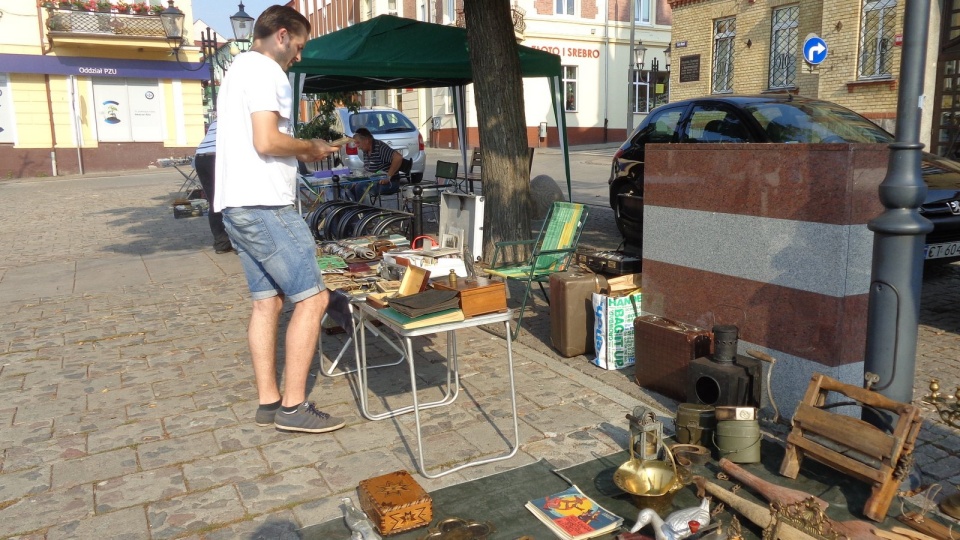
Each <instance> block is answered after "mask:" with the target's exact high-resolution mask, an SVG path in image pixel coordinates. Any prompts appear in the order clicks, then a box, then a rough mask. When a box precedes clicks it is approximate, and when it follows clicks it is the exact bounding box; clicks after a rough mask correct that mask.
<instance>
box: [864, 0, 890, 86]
mask: <svg viewBox="0 0 960 540" xmlns="http://www.w3.org/2000/svg"><path fill="white" fill-rule="evenodd" d="M896 8H897V3H896V1H895V0H871V1H868V2H864V4H863V16H862V20H861V25H860V27H861V28H860V78H861V79H870V78H876V77H889V76H890V74H891V73H892V68H893V53H892V51H891V47H890V46H891V45H892V44H893V32H894V24H895V23H896Z"/></svg>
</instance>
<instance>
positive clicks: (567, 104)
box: [563, 66, 577, 112]
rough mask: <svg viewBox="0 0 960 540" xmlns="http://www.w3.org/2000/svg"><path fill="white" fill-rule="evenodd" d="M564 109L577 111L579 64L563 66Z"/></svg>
mask: <svg viewBox="0 0 960 540" xmlns="http://www.w3.org/2000/svg"><path fill="white" fill-rule="evenodd" d="M563 110H565V111H568V112H576V111H577V66H563Z"/></svg>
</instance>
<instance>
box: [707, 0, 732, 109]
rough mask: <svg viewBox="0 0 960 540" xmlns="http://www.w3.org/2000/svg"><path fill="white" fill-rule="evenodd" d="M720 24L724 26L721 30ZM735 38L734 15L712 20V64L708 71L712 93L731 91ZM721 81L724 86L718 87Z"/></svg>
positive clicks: (727, 92)
mask: <svg viewBox="0 0 960 540" xmlns="http://www.w3.org/2000/svg"><path fill="white" fill-rule="evenodd" d="M725 23H726V24H725ZM721 26H723V27H725V28H724V29H722V30H721ZM736 38H737V18H736V17H724V18H722V19H716V20H715V21H713V65H712V66H711V67H712V69H711V73H710V75H711V82H710V89H711V91H712V93H714V94H729V93H731V92H733V68H734V62H733V60H734V57H735V55H734V45H735V44H736ZM721 56H723V58H721ZM721 81H725V82H726V86H724V87H722V88H719V87H718V86H717V85H718V83H720V82H721Z"/></svg>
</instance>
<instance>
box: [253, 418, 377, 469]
mask: <svg viewBox="0 0 960 540" xmlns="http://www.w3.org/2000/svg"><path fill="white" fill-rule="evenodd" d="M346 429H350V426H347V427H345V428H343V429H340V430H337V431H336V432H335V433H334V434H336V433H339V432H341V431H344V430H346ZM337 441H338V439H335V438H334V437H332V436H329V435H324V434H320V435H314V434H295V433H287V434H286V436H285V437H284V439H283V440H280V441H277V442H274V443H270V444H265V445H262V446H261V447H260V451H261V452H263V456H264V457H265V458H266V460H267V463H268V464H269V466H270V470H271V471H272V472H275V473H278V472H282V471H285V470H288V469H294V468H297V467H302V466H304V465H312V464H315V463H322V462H324V461H327V460H330V459H334V458H338V457H340V456H344V455H346V454H347V453H348V452H347V451H346V450H344V448H343V447H342V446H341V445H340V444H339V443H338V442H337ZM368 447H369V446H363V447H361V448H368Z"/></svg>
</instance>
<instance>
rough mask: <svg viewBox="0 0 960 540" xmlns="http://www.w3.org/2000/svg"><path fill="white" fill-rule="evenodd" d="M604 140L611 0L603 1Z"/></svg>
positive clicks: (608, 108)
mask: <svg viewBox="0 0 960 540" xmlns="http://www.w3.org/2000/svg"><path fill="white" fill-rule="evenodd" d="M603 4H604V6H603V79H602V80H603V142H604V143H606V142H607V139H608V137H607V126H608V124H609V122H610V0H607V1H606V2H604V3H603Z"/></svg>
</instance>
